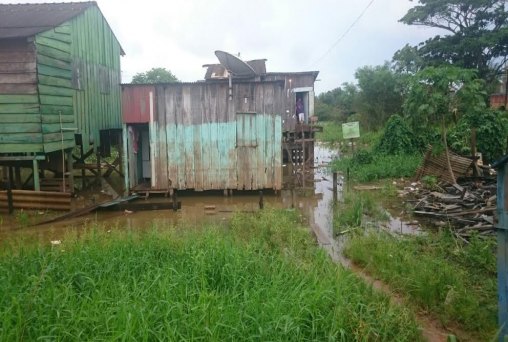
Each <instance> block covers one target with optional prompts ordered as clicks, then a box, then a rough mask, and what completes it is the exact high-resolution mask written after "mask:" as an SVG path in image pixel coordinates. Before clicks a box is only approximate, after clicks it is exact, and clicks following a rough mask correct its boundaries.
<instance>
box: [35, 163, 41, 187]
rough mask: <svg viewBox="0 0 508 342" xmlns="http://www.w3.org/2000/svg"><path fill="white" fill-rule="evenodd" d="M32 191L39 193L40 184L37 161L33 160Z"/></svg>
mask: <svg viewBox="0 0 508 342" xmlns="http://www.w3.org/2000/svg"><path fill="white" fill-rule="evenodd" d="M33 175H34V190H35V191H41V182H40V180H39V161H38V160H37V159H34V160H33Z"/></svg>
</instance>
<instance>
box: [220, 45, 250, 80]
mask: <svg viewBox="0 0 508 342" xmlns="http://www.w3.org/2000/svg"><path fill="white" fill-rule="evenodd" d="M215 56H217V58H218V59H219V62H220V64H221V65H222V66H223V67H224V68H226V70H227V71H228V72H229V73H231V74H233V76H235V77H245V78H247V77H255V76H256V75H257V74H256V72H255V71H254V69H252V67H251V66H250V65H249V64H247V63H245V62H244V61H242V60H241V59H240V58H238V57H236V56H234V55H232V54H230V53H227V52H224V51H220V50H217V51H215Z"/></svg>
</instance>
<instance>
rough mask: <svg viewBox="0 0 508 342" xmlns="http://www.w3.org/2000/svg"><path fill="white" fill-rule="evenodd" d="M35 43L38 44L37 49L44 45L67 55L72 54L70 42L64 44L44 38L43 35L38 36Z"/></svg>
mask: <svg viewBox="0 0 508 342" xmlns="http://www.w3.org/2000/svg"><path fill="white" fill-rule="evenodd" d="M35 42H36V43H37V47H39V46H40V45H44V46H48V47H51V48H53V49H57V50H60V51H63V52H66V53H70V52H71V47H70V44H69V43H68V42H62V41H60V40H56V39H52V38H47V37H43V36H42V35H37V36H36V37H35Z"/></svg>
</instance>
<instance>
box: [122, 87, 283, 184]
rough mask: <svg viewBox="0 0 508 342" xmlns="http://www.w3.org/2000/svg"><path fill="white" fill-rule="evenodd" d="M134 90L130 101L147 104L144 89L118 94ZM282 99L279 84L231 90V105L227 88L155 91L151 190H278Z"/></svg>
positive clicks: (151, 125) (280, 177) (280, 167)
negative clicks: (137, 100)
mask: <svg viewBox="0 0 508 342" xmlns="http://www.w3.org/2000/svg"><path fill="white" fill-rule="evenodd" d="M136 87H138V88H137V89H138V90H137V91H138V92H139V93H138V94H137V95H136V96H134V97H135V98H138V99H142V98H143V97H146V91H147V90H146V87H145V88H142V86H126V87H124V93H130V94H131V95H133V94H134V93H136V90H133V88H134V89H136ZM282 91H283V84H282V83H281V82H263V83H261V82H258V83H240V84H234V85H233V99H232V100H231V101H230V100H229V95H228V85H227V83H206V84H205V83H195V84H168V85H158V86H156V89H155V93H154V95H153V96H154V97H153V102H154V112H153V122H151V123H150V124H149V127H150V147H151V154H152V158H151V159H152V160H153V163H152V165H153V166H154V170H153V171H152V176H153V178H152V188H153V189H154V190H164V189H169V188H174V189H180V190H182V189H195V190H197V191H201V190H213V189H239V190H243V189H245V190H255V189H265V188H273V189H280V188H281V185H282V159H281V158H282V157H281V154H282V145H281V139H282V131H281V130H282V128H281V116H280V113H281V111H282V107H283V103H282V101H283V100H282ZM143 94H145V95H143ZM138 95H139V96H138ZM132 98H133V97H131V98H130V99H132ZM124 99H126V98H125V97H124ZM139 106H140V105H139V104H138V105H136V104H132V102H130V103H129V104H128V105H125V104H124V108H127V107H128V108H139ZM148 106H149V105H148ZM132 115H134V112H133V113H124V119H127V121H126V122H127V123H130V122H129V121H128V119H129V118H131V119H133V120H134V122H137V121H135V120H137V117H136V116H135V115H134V116H135V117H134V118H132Z"/></svg>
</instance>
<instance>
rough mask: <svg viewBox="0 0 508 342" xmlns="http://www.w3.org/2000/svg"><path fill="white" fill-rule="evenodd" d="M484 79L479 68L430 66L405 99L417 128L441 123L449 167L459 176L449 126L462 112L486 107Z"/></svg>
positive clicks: (473, 112) (473, 113)
mask: <svg viewBox="0 0 508 342" xmlns="http://www.w3.org/2000/svg"><path fill="white" fill-rule="evenodd" d="M484 96H485V91H484V82H483V81H481V80H480V79H478V77H477V72H476V71H475V70H471V69H462V68H457V67H453V66H444V67H439V68H435V67H427V68H425V69H423V70H421V71H419V72H418V73H417V74H416V75H415V76H414V77H413V78H412V82H411V84H410V87H409V93H408V95H407V98H406V100H405V102H404V111H405V114H406V116H407V117H408V118H409V119H410V122H411V124H412V129H413V131H417V130H419V129H422V128H423V127H425V126H428V125H435V124H437V125H440V126H441V138H442V141H443V146H444V148H445V154H446V160H447V164H448V165H447V166H448V171H449V173H450V177H451V179H453V180H455V176H454V174H453V172H452V169H451V164H450V158H449V154H448V143H447V127H448V125H449V124H450V123H452V122H454V123H456V122H457V121H458V119H459V117H460V116H462V115H468V116H469V117H475V116H477V114H478V113H479V112H481V111H483V110H485V108H486V104H485V98H484Z"/></svg>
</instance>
